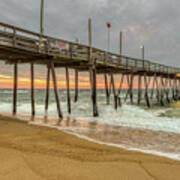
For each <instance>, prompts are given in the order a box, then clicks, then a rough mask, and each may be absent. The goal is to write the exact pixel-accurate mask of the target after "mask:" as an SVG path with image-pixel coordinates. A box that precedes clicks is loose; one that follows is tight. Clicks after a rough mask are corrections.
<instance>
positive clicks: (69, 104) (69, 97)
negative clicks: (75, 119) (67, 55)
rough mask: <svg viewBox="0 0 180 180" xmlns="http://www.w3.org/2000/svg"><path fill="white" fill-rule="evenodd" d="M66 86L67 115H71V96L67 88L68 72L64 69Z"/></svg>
mask: <svg viewBox="0 0 180 180" xmlns="http://www.w3.org/2000/svg"><path fill="white" fill-rule="evenodd" d="M66 85H67V108H68V113H69V114H71V96H70V87H69V70H68V68H67V67H66Z"/></svg>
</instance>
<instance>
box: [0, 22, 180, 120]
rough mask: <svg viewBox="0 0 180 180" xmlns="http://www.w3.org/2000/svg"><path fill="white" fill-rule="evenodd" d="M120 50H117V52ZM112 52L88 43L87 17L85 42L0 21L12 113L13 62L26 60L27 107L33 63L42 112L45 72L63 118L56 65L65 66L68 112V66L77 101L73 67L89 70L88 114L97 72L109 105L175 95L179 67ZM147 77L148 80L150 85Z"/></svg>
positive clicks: (179, 89) (178, 94) (179, 91)
mask: <svg viewBox="0 0 180 180" xmlns="http://www.w3.org/2000/svg"><path fill="white" fill-rule="evenodd" d="M120 54H121V53H120ZM120 54H114V53H111V52H107V51H104V50H100V49H97V48H94V47H92V42H91V22H90V21H89V45H88V46H87V45H83V44H79V43H74V42H69V41H65V40H62V39H58V38H53V37H50V36H45V35H42V34H41V33H40V34H39V33H35V32H32V31H29V30H25V29H22V28H19V27H15V26H12V25H9V24H5V23H2V22H0V60H2V61H5V63H6V64H11V65H12V66H13V68H14V74H13V79H14V81H13V84H14V86H13V110H12V111H13V114H14V115H15V114H16V113H17V88H18V64H30V72H31V77H30V78H31V112H32V116H35V114H36V109H35V98H34V89H35V86H34V65H35V64H40V65H42V66H46V67H47V76H46V77H47V79H46V84H47V87H46V98H45V112H47V111H48V104H49V88H50V75H52V80H53V89H54V94H55V100H56V105H57V113H58V116H59V118H60V119H62V118H63V110H62V109H61V103H60V101H61V100H60V98H59V95H58V87H57V79H56V71H55V70H56V69H57V68H65V75H66V84H67V107H68V112H69V113H71V101H72V100H71V96H70V84H69V70H70V69H73V70H74V72H75V87H74V88H75V94H74V101H75V102H77V101H78V82H79V78H78V76H79V72H82V71H85V72H88V73H89V81H90V88H91V98H90V99H91V101H92V107H93V116H95V117H96V116H98V115H99V113H98V105H97V76H98V75H99V74H103V77H104V87H105V88H104V89H105V93H106V103H107V104H109V103H110V91H111V90H110V89H112V92H113V97H114V107H115V109H117V108H118V107H120V106H121V104H122V103H123V102H124V101H126V100H127V99H128V98H129V99H130V103H131V104H138V105H140V104H141V102H142V99H144V100H145V102H146V104H147V106H148V107H151V106H152V105H153V104H152V102H151V100H152V99H153V98H156V99H157V102H158V103H159V104H161V105H165V104H166V103H167V104H168V103H170V102H171V101H172V100H174V101H176V100H179V99H180V68H175V67H169V66H166V65H162V64H158V63H154V62H151V61H148V60H145V59H138V58H132V57H128V56H123V55H122V54H121V55H120ZM114 75H116V76H119V88H117V87H115V80H114ZM135 77H136V79H137V81H138V89H137V96H138V98H137V102H135V101H134V98H133V97H134V94H133V88H134V81H135V80H134V79H135ZM125 79H126V81H127V82H128V88H127V92H126V97H125V99H122V98H121V93H122V85H123V82H124V81H125ZM150 83H151V84H152V85H151V86H150Z"/></svg>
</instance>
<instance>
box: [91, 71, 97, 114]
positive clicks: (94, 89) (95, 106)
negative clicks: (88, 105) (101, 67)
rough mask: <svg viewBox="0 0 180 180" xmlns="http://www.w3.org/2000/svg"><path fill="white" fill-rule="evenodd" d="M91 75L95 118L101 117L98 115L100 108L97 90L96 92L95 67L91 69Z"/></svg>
mask: <svg viewBox="0 0 180 180" xmlns="http://www.w3.org/2000/svg"><path fill="white" fill-rule="evenodd" d="M90 71H91V73H90V74H92V103H93V116H94V117H97V116H99V114H98V108H97V90H96V88H97V87H96V86H97V84H96V68H95V67H93V68H91V70H90Z"/></svg>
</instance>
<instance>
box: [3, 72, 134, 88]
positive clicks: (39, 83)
mask: <svg viewBox="0 0 180 180" xmlns="http://www.w3.org/2000/svg"><path fill="white" fill-rule="evenodd" d="M30 83H31V79H30V78H28V77H27V78H26V77H20V76H19V77H18V88H27V89H28V88H30ZM34 84H35V88H46V79H40V78H35V80H34ZM57 85H58V88H66V77H65V76H64V75H63V77H61V80H58V81H57ZM74 86H75V82H74V76H70V88H74ZM115 86H116V88H118V87H119V81H118V80H116V81H115ZM0 88H13V77H12V76H8V75H3V74H0ZM50 88H53V82H52V80H50ZM79 88H90V83H89V77H86V76H84V77H83V76H80V77H79ZM97 88H104V79H103V78H102V77H99V78H97ZM123 88H128V85H127V83H126V81H125V82H124V84H123ZM135 88H136V87H135Z"/></svg>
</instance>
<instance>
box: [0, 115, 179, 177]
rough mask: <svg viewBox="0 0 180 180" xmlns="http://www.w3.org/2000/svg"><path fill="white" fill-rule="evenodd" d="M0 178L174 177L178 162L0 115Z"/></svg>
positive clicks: (177, 173) (176, 173) (177, 174)
mask: <svg viewBox="0 0 180 180" xmlns="http://www.w3.org/2000/svg"><path fill="white" fill-rule="evenodd" d="M0 132H1V139H0V159H1V164H0V179H15V180H16V179H27V180H29V179H113V180H114V179H115V180H116V179H133V180H134V179H143V180H144V179H163V180H164V179H165V180H166V179H167V180H169V179H175V180H176V179H179V178H178V177H180V162H179V161H175V160H172V159H168V158H165V157H160V156H155V155H151V154H144V153H141V152H136V151H129V150H125V149H122V148H116V147H111V146H107V145H103V144H97V143H94V142H90V141H87V140H85V139H81V138H78V137H75V136H73V135H71V134H68V133H65V132H62V131H60V130H57V129H52V128H48V127H40V126H35V125H32V124H28V123H27V122H23V121H19V120H18V119H15V118H10V117H3V116H0Z"/></svg>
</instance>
